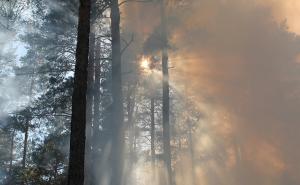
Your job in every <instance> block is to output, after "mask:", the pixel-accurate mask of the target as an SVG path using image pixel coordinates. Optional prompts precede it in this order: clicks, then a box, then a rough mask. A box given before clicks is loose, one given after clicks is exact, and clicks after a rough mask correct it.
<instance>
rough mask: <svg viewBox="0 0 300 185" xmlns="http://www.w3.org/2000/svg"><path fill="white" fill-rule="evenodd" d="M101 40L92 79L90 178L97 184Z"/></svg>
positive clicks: (98, 43) (97, 45) (99, 161)
mask: <svg viewBox="0 0 300 185" xmlns="http://www.w3.org/2000/svg"><path fill="white" fill-rule="evenodd" d="M100 44H101V42H96V49H95V52H96V53H95V81H94V122H93V137H92V147H93V150H92V158H93V162H92V164H91V166H92V168H91V169H92V171H91V173H92V180H91V184H97V179H98V176H99V174H97V172H98V170H97V168H98V167H99V165H100V163H101V153H100V152H99V151H100V148H101V146H100V141H99V139H101V138H100V137H101V133H100V119H101V114H100V98H101V92H100V79H101V60H100V57H101V55H100V53H101V45H100Z"/></svg>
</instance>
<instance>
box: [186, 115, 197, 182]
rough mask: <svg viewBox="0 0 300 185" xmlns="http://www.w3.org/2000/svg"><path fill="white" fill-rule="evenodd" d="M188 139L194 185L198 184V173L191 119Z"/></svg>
mask: <svg viewBox="0 0 300 185" xmlns="http://www.w3.org/2000/svg"><path fill="white" fill-rule="evenodd" d="M187 124H188V139H189V149H190V156H191V168H192V169H191V170H192V185H195V184H196V174H195V156H194V143H193V135H192V127H191V125H190V121H189V119H188V123H187Z"/></svg>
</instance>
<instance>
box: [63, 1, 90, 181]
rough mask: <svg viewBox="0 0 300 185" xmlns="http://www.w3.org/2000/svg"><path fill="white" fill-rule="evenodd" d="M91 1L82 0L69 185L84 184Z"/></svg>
mask: <svg viewBox="0 0 300 185" xmlns="http://www.w3.org/2000/svg"><path fill="white" fill-rule="evenodd" d="M90 11H91V1H90V0H80V6H79V19H78V35H77V48H76V64H75V74H74V89H73V96H72V117H71V136H70V157H69V174H68V185H83V184H84V153H85V129H86V91H87V67H88V55H89V33H90Z"/></svg>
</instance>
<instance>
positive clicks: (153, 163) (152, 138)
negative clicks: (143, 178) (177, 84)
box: [150, 95, 155, 173]
mask: <svg viewBox="0 0 300 185" xmlns="http://www.w3.org/2000/svg"><path fill="white" fill-rule="evenodd" d="M151 96H152V97H151V100H150V106H151V107H150V112H151V113H150V114H151V133H150V135H151V166H152V172H153V173H155V172H154V170H155V121H154V118H155V114H154V109H155V106H154V97H153V95H151Z"/></svg>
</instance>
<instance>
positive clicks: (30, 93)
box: [22, 68, 35, 169]
mask: <svg viewBox="0 0 300 185" xmlns="http://www.w3.org/2000/svg"><path fill="white" fill-rule="evenodd" d="M34 71H35V68H34V69H33V74H34ZM33 85H34V77H33V76H31V81H30V87H29V92H28V96H29V102H31V99H32V91H33ZM28 114H29V112H28ZM25 116H26V120H25V133H24V148H23V159H22V168H23V169H25V167H26V158H27V145H28V134H29V133H28V132H29V125H30V119H31V118H30V116H29V115H25Z"/></svg>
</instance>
